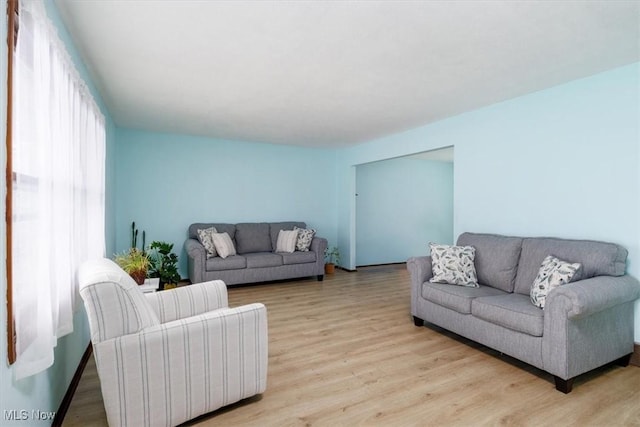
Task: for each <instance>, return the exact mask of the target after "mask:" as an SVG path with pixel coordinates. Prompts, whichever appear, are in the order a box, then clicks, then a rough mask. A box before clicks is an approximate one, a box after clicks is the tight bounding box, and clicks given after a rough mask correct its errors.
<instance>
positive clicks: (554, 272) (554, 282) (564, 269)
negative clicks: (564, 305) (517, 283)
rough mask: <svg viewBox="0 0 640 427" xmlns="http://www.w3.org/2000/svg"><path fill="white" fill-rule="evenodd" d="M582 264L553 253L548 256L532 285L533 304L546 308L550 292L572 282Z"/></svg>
mask: <svg viewBox="0 0 640 427" xmlns="http://www.w3.org/2000/svg"><path fill="white" fill-rule="evenodd" d="M581 266H582V264H580V263H578V262H576V263H569V262H566V261H562V260H560V259H558V258H556V257H554V256H553V255H549V256H547V257H546V258H545V259H544V261H542V265H540V270H538V275H537V276H536V279H535V280H534V281H533V284H532V285H531V293H530V296H531V302H532V303H533V305H535V306H536V307H540V308H544V306H545V303H546V299H547V295H548V294H549V292H551V290H552V289H555V288H557V287H558V286H561V285H566V284H567V283H569V282H571V279H573V277H574V276H575V274H576V272H577V271H578V269H579V268H580V267H581Z"/></svg>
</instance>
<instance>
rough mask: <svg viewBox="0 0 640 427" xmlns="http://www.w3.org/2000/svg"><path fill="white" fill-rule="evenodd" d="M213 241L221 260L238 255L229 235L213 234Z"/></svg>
mask: <svg viewBox="0 0 640 427" xmlns="http://www.w3.org/2000/svg"><path fill="white" fill-rule="evenodd" d="M211 239H212V240H213V245H214V246H215V247H216V252H217V253H218V256H220V257H221V258H226V257H228V256H231V255H235V254H236V247H235V246H234V244H233V241H231V237H229V234H228V233H211Z"/></svg>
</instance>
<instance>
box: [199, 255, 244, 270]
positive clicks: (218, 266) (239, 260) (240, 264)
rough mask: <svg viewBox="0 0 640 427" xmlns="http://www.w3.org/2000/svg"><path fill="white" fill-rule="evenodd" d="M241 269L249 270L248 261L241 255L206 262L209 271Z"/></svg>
mask: <svg viewBox="0 0 640 427" xmlns="http://www.w3.org/2000/svg"><path fill="white" fill-rule="evenodd" d="M241 268H247V260H246V258H245V257H243V256H241V255H231V256H228V257H226V258H220V257H215V258H209V259H208V260H207V262H206V269H207V271H222V270H239V269H241Z"/></svg>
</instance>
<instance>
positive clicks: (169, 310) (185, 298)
mask: <svg viewBox="0 0 640 427" xmlns="http://www.w3.org/2000/svg"><path fill="white" fill-rule="evenodd" d="M145 296H146V297H147V301H148V302H149V304H150V305H151V307H153V310H154V311H155V312H156V314H157V315H158V318H159V319H160V322H161V323H166V322H171V321H173V320H176V319H183V318H186V317H191V316H196V315H198V314H202V313H206V312H208V311H212V310H218V309H221V308H227V307H228V306H229V301H228V298H227V285H225V284H224V282H223V281H222V280H213V281H210V282H201V283H195V284H193V285H189V286H181V287H179V288H175V289H169V290H166V291H162V292H154V293H149V294H145Z"/></svg>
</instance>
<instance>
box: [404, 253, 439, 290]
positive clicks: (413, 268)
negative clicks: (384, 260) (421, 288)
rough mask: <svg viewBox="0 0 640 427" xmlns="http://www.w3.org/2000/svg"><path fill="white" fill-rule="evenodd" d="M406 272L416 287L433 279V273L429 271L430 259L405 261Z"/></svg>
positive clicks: (427, 257)
mask: <svg viewBox="0 0 640 427" xmlns="http://www.w3.org/2000/svg"><path fill="white" fill-rule="evenodd" d="M407 270H409V273H411V282H412V283H415V284H417V285H422V284H423V283H424V282H426V281H427V280H429V279H431V278H432V277H433V271H431V257H430V256H420V257H411V258H409V259H408V260H407Z"/></svg>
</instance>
